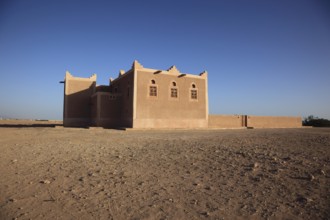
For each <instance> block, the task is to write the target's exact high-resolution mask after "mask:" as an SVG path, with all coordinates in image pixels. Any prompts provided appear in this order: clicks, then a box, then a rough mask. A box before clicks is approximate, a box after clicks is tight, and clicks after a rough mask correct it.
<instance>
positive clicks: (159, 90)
mask: <svg viewBox="0 0 330 220" xmlns="http://www.w3.org/2000/svg"><path fill="white" fill-rule="evenodd" d="M63 125H64V126H65V127H90V126H96V127H108V128H142V129H144V128H148V129H149V128H248V127H253V128H295V127H301V126H302V121H301V117H272V116H251V115H209V110H208V73H207V72H206V71H204V72H202V73H200V74H198V75H193V74H187V73H181V72H180V71H179V70H178V69H177V68H176V67H175V66H171V67H170V68H169V69H167V70H158V69H149V68H145V67H143V66H142V65H141V64H140V63H139V62H138V61H136V60H135V61H134V62H133V65H132V67H131V69H129V70H128V71H123V70H120V71H119V74H118V77H117V78H116V79H111V78H110V80H109V85H96V74H94V75H92V76H91V77H89V78H80V77H74V76H72V75H71V74H70V73H69V72H66V74H65V79H64V111H63Z"/></svg>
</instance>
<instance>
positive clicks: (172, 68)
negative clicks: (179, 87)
mask: <svg viewBox="0 0 330 220" xmlns="http://www.w3.org/2000/svg"><path fill="white" fill-rule="evenodd" d="M167 72H169V73H173V74H176V75H179V74H180V71H179V70H178V69H177V68H176V66H174V65H173V66H171V67H170V68H169V69H168V70H167Z"/></svg>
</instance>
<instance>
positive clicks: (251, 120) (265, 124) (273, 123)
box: [247, 115, 302, 128]
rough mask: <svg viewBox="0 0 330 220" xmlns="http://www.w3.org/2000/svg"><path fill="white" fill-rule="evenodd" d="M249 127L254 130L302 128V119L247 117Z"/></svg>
mask: <svg viewBox="0 0 330 220" xmlns="http://www.w3.org/2000/svg"><path fill="white" fill-rule="evenodd" d="M247 126H248V127H253V128H300V127H301V126H302V121H301V117H284V116H252V115H248V116H247Z"/></svg>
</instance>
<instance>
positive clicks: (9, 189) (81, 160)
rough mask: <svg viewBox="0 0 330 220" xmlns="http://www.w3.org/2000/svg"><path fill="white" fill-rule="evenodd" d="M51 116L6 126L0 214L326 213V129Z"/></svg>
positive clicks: (329, 165) (329, 138)
mask: <svg viewBox="0 0 330 220" xmlns="http://www.w3.org/2000/svg"><path fill="white" fill-rule="evenodd" d="M45 124H47V123H45ZM45 124H43V126H36V125H33V126H32V125H31V126H13V125H10V126H9V125H8V123H7V125H4V124H2V125H0V152H1V153H0V173H1V178H0V219H329V218H330V208H329V207H330V129H316V128H307V129H306V128H304V129H248V130H245V129H244V130H243V129H242V130H190V131H185V130H175V131H152V130H149V131H119V130H108V129H82V128H54V127H47V126H46V125H45ZM52 126H53V125H52Z"/></svg>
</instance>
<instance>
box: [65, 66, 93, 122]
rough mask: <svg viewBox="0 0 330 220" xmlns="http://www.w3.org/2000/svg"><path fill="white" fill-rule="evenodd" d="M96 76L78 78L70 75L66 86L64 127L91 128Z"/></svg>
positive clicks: (66, 78) (66, 79)
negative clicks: (92, 98)
mask: <svg viewBox="0 0 330 220" xmlns="http://www.w3.org/2000/svg"><path fill="white" fill-rule="evenodd" d="M95 86H96V76H93V77H90V78H78V77H77V78H76V77H73V76H71V75H70V74H69V73H67V74H66V77H65V85H64V89H65V91H64V111H63V125H64V126H89V124H90V122H91V114H92V112H91V99H90V97H91V95H92V94H93V93H94V91H95Z"/></svg>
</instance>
